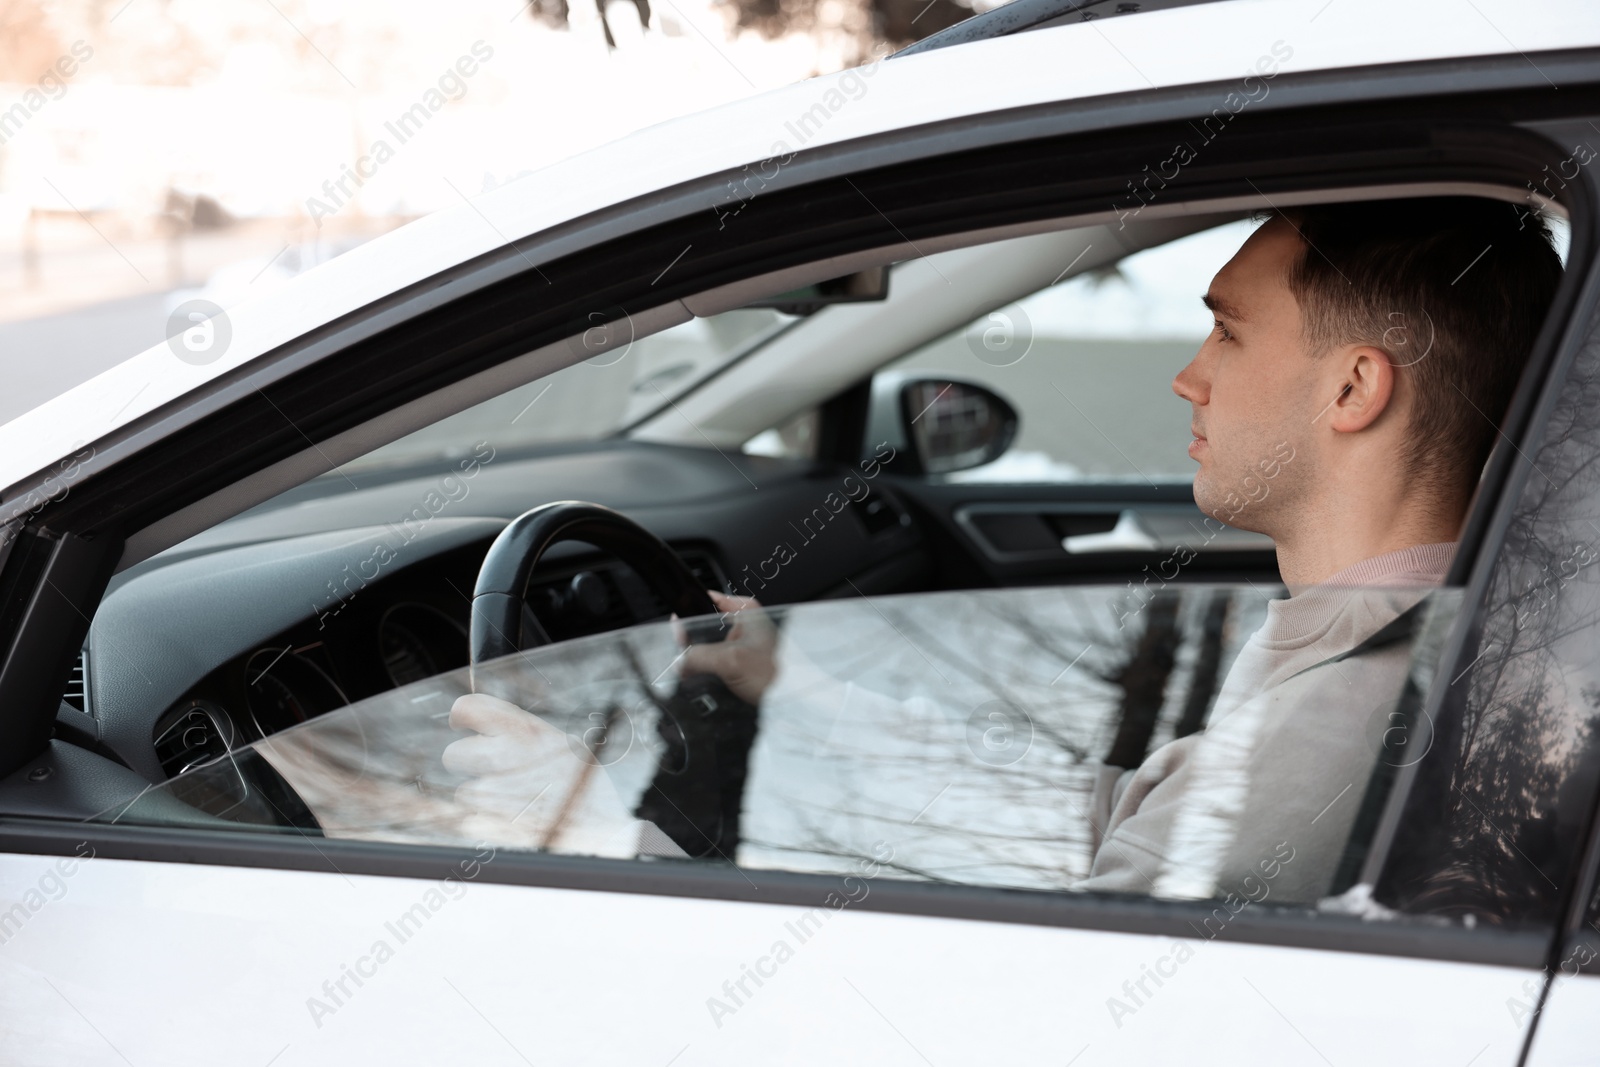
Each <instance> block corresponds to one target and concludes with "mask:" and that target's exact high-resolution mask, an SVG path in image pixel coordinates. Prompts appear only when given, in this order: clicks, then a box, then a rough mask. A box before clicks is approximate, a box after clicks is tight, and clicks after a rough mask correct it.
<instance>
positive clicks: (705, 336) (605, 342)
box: [328, 308, 795, 479]
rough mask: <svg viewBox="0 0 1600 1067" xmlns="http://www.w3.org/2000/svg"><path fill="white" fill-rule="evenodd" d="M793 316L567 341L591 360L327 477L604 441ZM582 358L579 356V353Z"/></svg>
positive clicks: (760, 314)
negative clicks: (469, 450) (483, 448)
mask: <svg viewBox="0 0 1600 1067" xmlns="http://www.w3.org/2000/svg"><path fill="white" fill-rule="evenodd" d="M793 321H795V316H793V315H789V314H786V313H784V312H781V311H776V310H772V309H770V308H739V309H736V310H733V311H727V312H724V313H722V314H720V315H711V316H708V317H706V318H694V319H690V320H689V321H688V322H685V323H681V324H680V325H677V326H673V327H671V328H669V329H666V330H662V331H661V332H659V333H654V334H651V335H649V336H648V337H639V338H635V337H633V336H631V334H630V325H629V324H628V322H627V320H624V321H623V323H622V325H620V326H614V327H612V328H609V329H601V327H605V326H606V323H605V322H603V321H597V322H596V323H595V327H594V329H593V330H591V331H587V332H585V333H581V334H579V335H577V336H576V337H575V338H574V339H573V343H574V344H575V345H587V346H588V348H587V350H592V351H593V354H592V355H589V356H588V358H586V359H583V360H582V361H581V362H578V363H574V364H573V365H571V366H569V367H565V368H563V369H562V370H559V371H556V372H555V373H554V374H549V375H545V376H543V377H541V378H538V379H537V380H535V381H532V382H529V383H528V384H526V385H522V386H519V387H517V388H515V389H509V390H507V391H506V392H504V393H502V394H500V395H499V396H496V397H494V398H493V399H490V400H486V401H484V402H483V403H481V404H475V405H474V406H472V407H470V408H467V409H466V410H465V411H461V412H458V413H457V414H455V415H451V416H449V417H447V418H444V419H440V420H439V421H438V422H435V423H433V424H432V425H430V426H427V427H425V428H423V429H421V430H418V431H416V432H415V433H411V434H407V435H406V436H405V437H402V438H400V439H399V440H397V441H393V442H391V443H390V444H387V445H384V446H383V447H381V448H377V449H374V450H373V451H371V452H368V453H366V454H365V455H363V456H361V457H359V458H357V459H355V460H352V461H351V462H349V463H347V464H345V465H344V466H343V467H342V468H340V470H339V471H337V472H334V473H332V474H330V475H328V477H330V478H335V479H337V478H340V477H341V476H342V475H347V474H350V473H354V472H359V471H365V470H371V469H374V468H383V467H395V466H405V465H408V464H412V463H416V462H419V461H421V462H427V461H434V460H437V459H439V458H440V457H449V456H451V455H454V454H455V453H456V452H457V451H459V450H460V448H461V443H462V442H464V441H466V442H470V441H481V440H485V439H492V440H494V441H495V442H496V445H497V447H498V448H500V449H501V450H502V451H504V450H510V451H512V452H515V451H516V450H518V449H519V448H523V447H525V446H528V445H541V444H552V443H558V442H562V441H591V440H595V439H597V438H601V437H606V436H609V435H610V434H612V433H615V432H616V431H617V430H619V429H622V428H624V427H626V426H628V425H629V424H631V423H633V422H635V421H637V420H638V419H640V418H642V417H643V416H645V415H646V414H648V413H650V412H653V411H655V410H656V409H657V408H660V407H664V406H666V405H667V404H668V403H669V402H670V401H671V400H673V399H674V398H676V397H678V396H680V395H682V394H683V393H685V392H687V391H689V390H690V389H692V388H693V387H694V386H695V385H696V384H697V383H699V382H700V381H702V380H704V379H705V378H706V377H707V376H708V375H710V374H713V373H714V372H716V371H717V370H718V369H719V368H721V367H723V366H725V365H726V364H728V363H729V362H731V361H733V360H736V359H739V358H740V357H742V356H743V355H745V354H746V353H748V352H749V351H751V350H752V349H753V348H755V347H759V345H760V344H761V343H762V342H763V341H765V340H766V339H767V338H769V337H771V336H772V335H773V334H774V333H775V332H777V331H779V330H781V329H782V328H783V327H784V326H785V325H786V324H787V323H790V322H793ZM580 354H581V353H580Z"/></svg>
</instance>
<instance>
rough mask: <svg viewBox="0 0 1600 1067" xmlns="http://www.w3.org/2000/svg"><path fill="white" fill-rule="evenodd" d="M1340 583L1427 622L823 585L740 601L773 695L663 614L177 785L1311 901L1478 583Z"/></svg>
mask: <svg viewBox="0 0 1600 1067" xmlns="http://www.w3.org/2000/svg"><path fill="white" fill-rule="evenodd" d="M1279 592H1281V590H1280V591H1279ZM1322 595H1323V596H1324V600H1323V601H1322V602H1321V603H1322V607H1323V609H1324V610H1327V611H1329V612H1330V613H1333V614H1337V615H1341V616H1343V615H1351V616H1355V615H1362V616H1366V615H1370V614H1371V613H1373V612H1387V613H1388V614H1389V615H1395V614H1397V613H1401V612H1406V613H1405V614H1404V615H1403V616H1402V619H1410V620H1411V623H1410V624H1409V625H1410V628H1409V629H1402V630H1401V631H1397V635H1395V634H1391V636H1390V637H1389V638H1386V639H1384V640H1383V641H1378V642H1374V643H1371V644H1370V645H1364V646H1362V647H1361V648H1359V649H1358V650H1357V651H1356V653H1355V654H1354V655H1351V656H1347V657H1344V658H1339V657H1337V656H1335V655H1333V654H1334V653H1336V652H1338V651H1340V650H1339V649H1335V648H1329V649H1326V650H1319V649H1317V648H1316V647H1315V646H1313V647H1311V648H1309V649H1305V648H1302V649H1301V650H1299V651H1298V652H1297V653H1296V655H1297V656H1298V657H1299V659H1297V660H1296V661H1295V663H1293V664H1289V663H1288V662H1287V661H1284V662H1275V663H1274V664H1271V665H1268V664H1264V663H1263V662H1260V661H1259V656H1260V653H1259V651H1257V652H1253V653H1252V652H1250V651H1249V649H1248V647H1246V646H1245V642H1246V636H1247V635H1249V634H1251V633H1252V632H1254V631H1255V630H1256V629H1257V627H1258V625H1259V624H1260V623H1261V621H1262V620H1263V617H1264V616H1265V614H1266V610H1267V601H1266V599H1265V598H1264V595H1263V591H1262V590H1260V589H1257V588H1255V587H1249V586H1240V587H1228V586H1218V587H1194V586H1191V587H1185V588H1183V589H1182V590H1181V591H1180V590H1176V589H1174V590H1168V591H1163V592H1160V593H1157V594H1153V595H1148V596H1141V595H1138V594H1135V593H1133V592H1132V591H1130V590H1129V589H1128V588H1127V587H1125V586H1124V587H1092V588H1074V589H1068V590H1063V589H1031V590H1005V591H1000V590H995V591H985V592H973V593H936V594H920V595H913V596H902V597H883V598H875V599H871V600H867V599H862V598H857V599H851V600H846V601H832V602H822V603H816V604H806V605H797V606H794V607H791V608H788V609H779V610H774V611H773V612H771V613H770V614H768V615H761V616H754V615H752V617H751V618H750V619H749V620H746V621H741V624H742V625H749V626H750V627H752V628H753V629H752V632H755V630H754V628H756V627H757V625H758V624H760V625H762V626H765V625H767V624H770V625H772V626H773V627H774V630H772V631H771V634H770V636H772V638H773V640H774V641H775V649H776V652H775V654H776V664H777V668H778V674H777V680H776V681H774V683H773V684H772V685H771V686H770V687H769V688H768V689H767V690H766V692H765V693H764V695H762V696H761V697H760V699H759V705H758V706H752V705H750V704H747V703H745V702H743V701H742V700H740V699H738V698H737V697H736V696H734V695H732V694H730V693H729V692H728V691H727V690H726V689H722V690H718V689H715V688H711V689H707V688H706V687H704V685H703V684H702V683H703V680H704V679H703V676H701V677H700V678H699V679H696V678H695V677H694V676H690V677H688V678H684V677H680V672H679V671H678V670H676V669H675V664H677V663H678V662H679V661H680V659H681V648H680V645H679V636H678V634H677V632H676V631H675V630H674V628H673V627H672V626H670V625H666V624H650V625H645V626H639V627H634V628H632V629H629V630H623V631H615V632H611V633H606V634H601V635H596V636H594V637H590V638H582V639H578V640H573V641H567V642H563V643H561V644H558V645H551V646H546V647H544V648H540V649H535V650H531V651H527V652H524V653H519V654H517V655H514V656H510V657H506V658H504V659H501V660H498V661H496V662H494V663H491V664H487V665H484V666H480V667H479V668H478V669H477V671H476V673H475V674H473V673H471V672H469V671H466V670H458V671H453V672H450V673H447V674H442V675H438V676H435V677H432V678H428V679H425V680H422V681H418V682H416V683H414V684H412V685H409V686H406V687H404V688H401V689H397V690H394V691H391V692H388V693H383V694H381V695H379V696H376V697H373V698H370V699H368V700H365V701H361V702H359V703H357V704H354V705H351V706H348V707H345V708H341V709H338V710H336V711H332V712H330V713H328V714H326V715H323V716H321V717H320V718H316V719H314V720H312V721H310V722H308V723H306V724H304V725H300V726H297V727H294V728H291V729H288V730H285V731H283V732H281V733H278V734H275V735H273V736H271V737H268V738H266V739H264V740H262V741H259V742H257V743H256V744H254V745H252V746H250V747H249V748H248V749H246V750H243V751H242V752H235V753H232V754H230V755H227V756H224V757H222V758H219V759H217V760H215V761H214V762H212V763H209V764H207V765H206V766H203V767H201V768H198V769H195V770H191V771H190V772H188V773H186V774H182V775H179V776H178V777H176V778H174V779H173V780H172V781H170V782H168V783H167V784H165V785H164V786H162V787H161V790H160V791H161V793H163V794H164V795H165V796H166V797H168V798H175V799H177V800H180V801H182V802H184V803H185V804H187V805H190V806H192V807H195V808H198V809H200V810H202V811H204V812H207V813H209V814H211V815H214V816H218V817H220V818H222V819H226V820H230V821H233V822H235V823H236V824H237V825H238V826H239V827H240V828H241V829H260V830H267V831H279V832H292V833H302V832H310V831H311V830H312V829H313V828H316V827H320V829H321V832H322V833H324V834H327V835H328V836H332V837H354V838H367V839H377V840H384V841H400V842H435V843H471V842H476V841H480V840H487V841H491V842H493V843H495V844H496V845H497V846H504V847H511V848H518V847H520V848H527V849H547V850H550V851H555V852H566V853H575V854H584V855H601V856H614V857H634V856H639V855H658V856H677V857H680V858H686V859H694V860H697V861H704V862H728V861H733V862H736V863H737V864H738V865H740V866H741V867H745V868H751V869H758V868H760V869H784V870H793V871H811V872H832V871H848V870H852V869H855V867H856V865H859V864H861V863H870V864H875V865H877V866H878V867H880V868H881V869H882V870H883V872H884V874H883V876H884V877H892V878H904V879H912V880H923V881H934V882H942V883H952V884H959V885H975V886H1011V887H1023V888H1031V889H1046V890H1071V889H1094V890H1102V891H1109V892H1123V893H1131V894H1139V895H1145V896H1149V895H1154V896H1159V897H1169V898H1178V899H1193V898H1209V897H1214V896H1225V895H1227V894H1230V893H1231V894H1234V895H1236V896H1239V897H1240V898H1245V897H1248V898H1250V899H1255V900H1257V901H1258V902H1259V901H1260V900H1265V899H1266V898H1267V897H1268V896H1270V897H1271V898H1272V899H1273V900H1274V901H1275V902H1276V901H1298V902H1314V901H1316V900H1318V899H1320V898H1322V897H1324V896H1326V895H1328V894H1329V893H1330V891H1331V890H1333V889H1334V888H1337V887H1338V883H1339V881H1340V879H1341V878H1343V877H1344V875H1343V874H1342V872H1341V863H1343V862H1344V861H1345V852H1346V845H1347V843H1348V841H1349V839H1350V837H1351V831H1352V826H1353V822H1354V819H1355V816H1356V813H1357V804H1356V797H1359V795H1360V794H1361V793H1362V791H1363V790H1364V788H1365V785H1366V782H1367V781H1368V780H1369V779H1370V778H1371V777H1372V776H1373V772H1374V770H1375V768H1379V767H1381V766H1383V765H1385V764H1386V763H1392V762H1393V759H1394V753H1393V752H1392V751H1388V750H1386V749H1385V744H1386V742H1387V740H1388V735H1389V732H1390V731H1389V725H1390V723H1391V721H1392V718H1391V717H1392V715H1393V714H1394V713H1395V708H1396V702H1397V699H1398V698H1399V696H1400V694H1401V692H1402V689H1403V687H1404V684H1405V680H1406V678H1407V677H1408V675H1410V674H1411V673H1412V672H1414V671H1419V670H1420V671H1423V672H1424V673H1425V672H1426V670H1427V668H1428V666H1429V657H1430V656H1432V655H1433V652H1432V651H1431V650H1432V649H1433V648H1434V647H1435V646H1436V643H1437V640H1436V639H1437V635H1438V634H1439V633H1442V632H1443V629H1444V628H1445V627H1446V626H1447V625H1448V623H1449V621H1450V619H1451V618H1452V617H1453V615H1454V612H1455V608H1456V605H1457V603H1458V598H1459V594H1458V593H1457V592H1455V591H1448V590H1438V591H1424V590H1417V589H1413V590H1394V589H1388V590H1372V591H1363V590H1354V589H1345V590H1329V591H1326V592H1325V593H1324V594H1322ZM1406 609H1410V610H1409V611H1406ZM763 632H764V631H763ZM1430 635H1431V636H1430ZM741 639H744V638H741ZM1242 649H1243V651H1241V650H1242ZM980 650H981V652H980ZM1325 653H1326V654H1325ZM1252 657H1253V658H1252ZM1285 667H1299V668H1301V669H1299V670H1297V671H1293V672H1292V676H1291V677H1290V678H1289V680H1288V681H1284V682H1282V683H1281V684H1277V683H1275V684H1273V685H1271V686H1262V685H1258V684H1256V681H1259V680H1260V679H1259V678H1256V676H1257V675H1260V674H1262V672H1264V671H1267V670H1269V668H1270V669H1279V670H1280V673H1282V669H1283V668H1285ZM1239 671H1242V672H1243V673H1242V674H1240V673H1238V672H1239ZM1230 673H1233V675H1234V677H1233V681H1232V683H1231V684H1229V683H1226V682H1225V681H1224V680H1225V679H1227V678H1228V677H1229V676H1230ZM1252 679H1255V681H1252ZM1335 682H1337V683H1339V684H1333V683H1335ZM473 686H475V687H476V691H477V692H478V693H479V694H485V695H486V696H487V695H492V696H493V697H494V698H495V699H496V700H501V699H503V700H504V701H507V702H508V703H507V704H505V705H500V704H497V703H494V702H493V701H489V700H487V699H486V696H480V697H478V698H476V699H477V701H478V704H477V705H475V708H476V710H472V709H469V711H470V714H467V715H466V716H465V717H463V712H462V710H461V706H459V705H456V709H457V710H456V712H455V716H456V718H455V725H456V726H457V727H460V726H464V725H468V724H469V723H471V724H476V727H477V729H478V730H481V731H484V732H483V733H472V734H469V733H467V732H465V731H463V730H461V729H453V728H452V719H451V716H452V706H453V705H455V702H456V701H457V698H459V697H461V696H462V695H463V694H465V693H467V692H468V691H469V689H470V688H472V687H473ZM485 708H488V709H489V710H488V711H487V712H486V711H485ZM524 708H526V709H530V710H531V712H532V714H529V713H528V712H526V711H523V710H520V709H524ZM480 715H487V716H488V717H487V718H479V717H478V716H480ZM1151 753H1154V755H1150V754H1151ZM1147 755H1150V758H1149V759H1148V760H1147V759H1146V757H1147ZM1141 764H1144V765H1146V770H1145V771H1142V772H1141V774H1144V775H1146V777H1145V778H1135V777H1133V776H1132V775H1131V774H1130V773H1128V772H1127V771H1126V770H1125V768H1133V767H1138V766H1140V765H1141ZM1152 769H1159V770H1160V774H1159V776H1158V777H1159V784H1155V785H1154V787H1153V788H1152V782H1153V781H1155V779H1152V778H1150V777H1148V776H1149V775H1151V774H1153V773H1155V771H1154V770H1152ZM1130 791H1131V792H1130ZM1142 792H1148V794H1149V795H1148V796H1145V797H1144V800H1143V803H1142V805H1141V807H1140V811H1139V814H1138V815H1136V816H1134V817H1132V818H1126V819H1122V820H1120V821H1119V813H1120V812H1121V811H1122V809H1121V808H1120V807H1119V804H1122V802H1123V800H1124V799H1125V798H1127V797H1128V796H1131V795H1133V794H1134V793H1142ZM144 803H146V804H148V798H145V800H144ZM302 804H303V805H304V809H302V808H300V807H299V805H302ZM107 817H108V818H118V819H121V820H122V821H138V820H139V819H140V818H141V817H143V816H142V815H141V812H140V810H137V806H136V808H135V809H133V810H127V811H118V812H114V813H109V814H108V816H107ZM1108 833H1109V836H1105V835H1107V834H1108Z"/></svg>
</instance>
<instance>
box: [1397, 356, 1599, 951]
mask: <svg viewBox="0 0 1600 1067" xmlns="http://www.w3.org/2000/svg"><path fill="white" fill-rule="evenodd" d="M1597 411H1600V342H1597V340H1596V337H1595V334H1594V331H1593V330H1591V336H1590V340H1589V341H1588V343H1587V344H1586V345H1585V346H1584V348H1583V349H1582V351H1581V352H1580V353H1579V355H1578V358H1577V361H1576V363H1575V365H1574V367H1573V369H1572V373H1571V375H1570V376H1569V378H1568V380H1567V382H1566V383H1565V385H1564V387H1563V389H1562V390H1561V392H1560V394H1559V396H1558V397H1557V399H1556V401H1555V408H1554V411H1553V413H1552V416H1551V420H1550V424H1549V428H1548V430H1547V431H1546V435H1545V440H1544V443H1543V444H1542V445H1541V446H1540V448H1539V449H1538V451H1537V452H1536V453H1534V454H1533V455H1532V456H1531V457H1524V456H1522V455H1521V453H1520V452H1519V453H1518V461H1519V462H1522V463H1523V465H1524V466H1526V467H1527V468H1529V469H1528V470H1527V473H1526V478H1527V481H1526V486H1525V488H1524V490H1523V491H1522V496H1521V498H1520V500H1519V501H1518V503H1517V506H1516V508H1515V509H1514V511H1513V512H1512V514H1511V516H1510V519H1509V522H1508V525H1507V527H1506V531H1505V538H1504V544H1503V546H1502V547H1501V549H1500V551H1499V554H1498V556H1497V558H1496V560H1495V563H1494V568H1493V571H1492V573H1491V575H1490V579H1489V588H1488V592H1487V596H1486V598H1485V602H1484V606H1483V607H1482V608H1481V609H1480V610H1479V612H1478V614H1477V616H1476V618H1475V620H1474V629H1473V631H1472V634H1471V640H1469V642H1468V651H1467V652H1466V653H1465V657H1464V658H1466V659H1471V657H1472V656H1473V655H1476V656H1477V659H1476V660H1474V661H1473V662H1472V665H1471V666H1470V667H1469V668H1468V669H1466V670H1463V671H1462V672H1461V674H1460V675H1458V676H1457V677H1455V678H1453V679H1449V678H1447V679H1444V680H1442V681H1441V683H1440V684H1443V685H1445V686H1446V687H1447V688H1446V691H1445V694H1444V703H1443V705H1442V707H1441V708H1440V712H1439V714H1438V716H1437V722H1436V724H1435V735H1434V746H1433V748H1432V750H1430V752H1429V755H1428V757H1427V758H1426V759H1425V760H1424V761H1423V762H1422V763H1421V764H1419V766H1418V772H1419V773H1418V775H1417V779H1416V782H1415V785H1414V787H1413V789H1412V791H1411V793H1410V796H1409V797H1408V800H1407V807H1406V811H1405V818H1404V822H1403V824H1402V827H1401V831H1400V834H1399V836H1398V837H1397V840H1396V843H1395V849H1394V853H1393V858H1392V861H1391V863H1390V865H1389V868H1388V869H1387V870H1386V871H1385V872H1384V876H1383V878H1382V879H1381V881H1380V884H1379V896H1380V899H1384V900H1385V901H1387V902H1389V903H1391V904H1393V905H1395V906H1398V907H1400V908H1402V909H1403V910H1406V911H1416V912H1437V913H1444V914H1455V915H1467V914H1470V915H1473V916H1475V917H1478V918H1484V919H1488V920H1490V921H1493V922H1497V923H1513V922H1542V921H1548V920H1549V919H1551V918H1552V917H1553V916H1554V914H1555V910H1556V908H1557V907H1558V905H1559V897H1560V886H1561V885H1562V884H1563V882H1564V879H1565V878H1566V877H1567V875H1568V873H1569V868H1570V864H1571V863H1572V861H1573V859H1574V858H1575V857H1576V856H1577V855H1578V847H1579V834H1580V832H1581V830H1582V825H1583V822H1584V821H1585V818H1586V814H1587V811H1588V809H1589V806H1590V802H1591V801H1592V790H1593V783H1594V777H1595V766H1596V762H1597V760H1600V715H1597V714H1596V711H1595V709H1596V706H1597V703H1600V701H1597V699H1596V694H1597V693H1600V689H1597V688H1596V685H1595V683H1594V681H1593V678H1594V677H1595V676H1594V674H1593V668H1592V667H1591V664H1592V663H1593V660H1594V656H1593V647H1594V642H1595V638H1596V636H1597V635H1596V631H1595V626H1596V624H1597V623H1600V566H1597V565H1596V564H1597V563H1600V525H1597V524H1596V522H1595V519H1596V512H1597V508H1600V495H1597V494H1600V422H1597V419H1596V416H1595V412H1597ZM1502 447H1506V444H1504V443H1503V444H1502ZM1492 535H1493V531H1492V529H1491V536H1492ZM1457 669H1458V670H1459V669H1460V668H1459V667H1458V668H1457Z"/></svg>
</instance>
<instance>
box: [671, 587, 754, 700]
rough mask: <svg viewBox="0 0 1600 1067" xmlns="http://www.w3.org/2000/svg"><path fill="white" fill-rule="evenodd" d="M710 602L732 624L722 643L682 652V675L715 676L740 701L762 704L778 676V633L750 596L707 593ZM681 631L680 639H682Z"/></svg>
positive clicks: (698, 646)
mask: <svg viewBox="0 0 1600 1067" xmlns="http://www.w3.org/2000/svg"><path fill="white" fill-rule="evenodd" d="M706 592H707V593H709V594H710V596H711V603H713V604H715V605H716V607H717V610H718V611H720V612H722V613H723V615H725V616H727V617H728V618H729V619H730V620H731V621H732V623H733V626H732V629H731V630H730V631H729V632H728V636H727V638H726V639H725V640H722V641H719V642H717V643H716V644H713V645H690V646H689V647H687V648H685V649H684V651H683V673H684V674H714V675H716V676H717V677H718V678H721V679H722V681H723V684H724V685H726V686H727V687H728V689H729V690H730V691H731V692H732V693H733V695H734V696H736V697H738V698H739V699H740V700H743V701H746V702H748V703H750V704H759V703H761V696H762V694H763V693H765V692H766V691H767V687H768V686H770V685H771V684H772V680H773V679H774V678H775V677H777V674H778V661H777V656H776V651H777V647H778V630H777V627H775V626H773V625H772V620H771V619H769V618H767V613H766V612H765V611H763V610H761V603H760V601H758V600H756V598H755V597H750V596H729V595H727V594H726V593H719V592H717V591H716V590H714V589H708V590H706ZM682 639H683V638H682V636H681V631H680V637H679V640H682Z"/></svg>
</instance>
